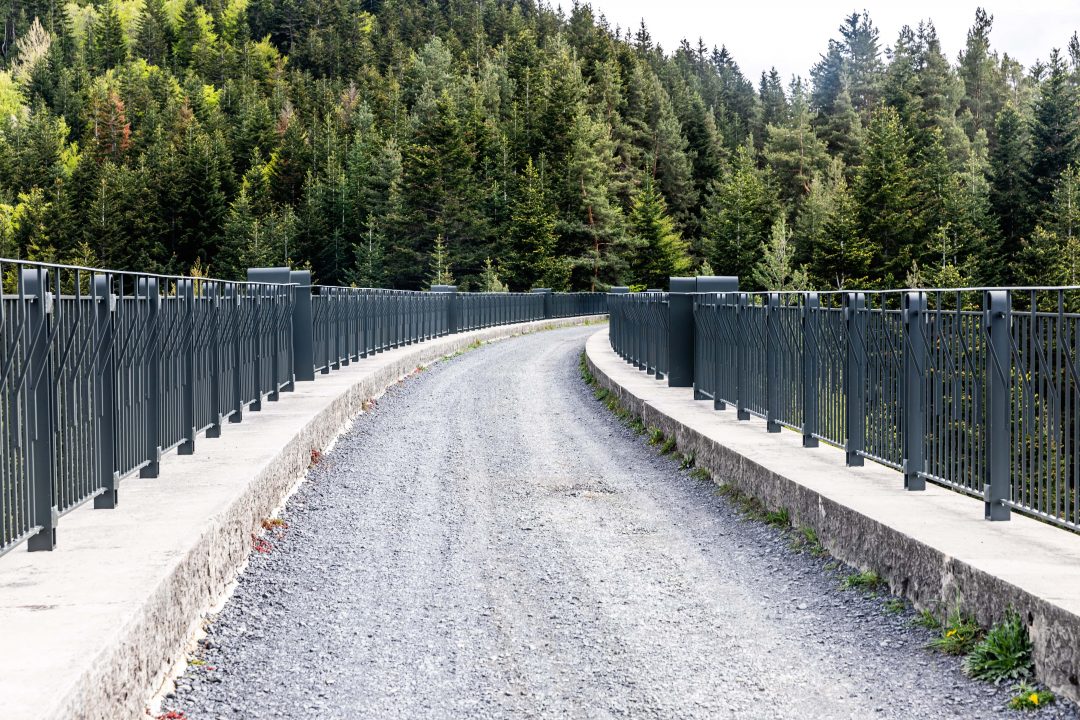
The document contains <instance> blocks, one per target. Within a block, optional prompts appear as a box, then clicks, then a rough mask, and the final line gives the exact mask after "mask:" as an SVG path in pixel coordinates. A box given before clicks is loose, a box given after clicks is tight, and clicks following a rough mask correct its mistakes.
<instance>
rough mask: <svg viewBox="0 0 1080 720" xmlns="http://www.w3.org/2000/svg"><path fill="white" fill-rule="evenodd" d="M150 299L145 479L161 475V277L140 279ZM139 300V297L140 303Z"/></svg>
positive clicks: (147, 321)
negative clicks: (159, 278) (159, 284)
mask: <svg viewBox="0 0 1080 720" xmlns="http://www.w3.org/2000/svg"><path fill="white" fill-rule="evenodd" d="M139 292H142V293H145V299H146V329H147V339H146V354H145V356H144V362H145V363H146V388H147V397H146V457H147V459H148V460H149V462H148V463H147V464H146V465H144V466H143V467H142V468H141V469H140V470H139V477H141V478H156V477H157V476H158V475H160V474H161V291H160V288H159V287H158V279H157V278H145V279H140V280H139V283H138V286H137V289H136V296H137V295H138V293H139ZM137 302H138V300H137V299H136V303H137Z"/></svg>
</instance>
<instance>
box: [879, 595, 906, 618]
mask: <svg viewBox="0 0 1080 720" xmlns="http://www.w3.org/2000/svg"><path fill="white" fill-rule="evenodd" d="M884 608H885V612H888V613H892V614H893V615H899V614H900V613H902V612H904V611H905V610H907V603H906V602H904V599H903V598H898V597H894V598H889V599H888V600H887V601H886V602H885V605H884Z"/></svg>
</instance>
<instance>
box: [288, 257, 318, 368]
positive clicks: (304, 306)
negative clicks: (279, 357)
mask: <svg viewBox="0 0 1080 720" xmlns="http://www.w3.org/2000/svg"><path fill="white" fill-rule="evenodd" d="M289 282H291V283H292V284H293V285H295V286H296V287H295V288H294V291H295V293H296V297H295V300H294V301H293V303H294V304H293V327H292V342H293V375H295V377H296V379H297V380H300V381H304V382H311V381H313V380H314V379H315V339H314V337H315V336H314V326H313V325H312V324H311V322H312V321H311V273H310V272H308V271H307V270H292V271H290V272H289Z"/></svg>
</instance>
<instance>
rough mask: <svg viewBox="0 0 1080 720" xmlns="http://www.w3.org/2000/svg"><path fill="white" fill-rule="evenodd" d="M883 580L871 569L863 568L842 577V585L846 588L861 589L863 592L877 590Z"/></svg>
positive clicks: (883, 582) (883, 583)
mask: <svg viewBox="0 0 1080 720" xmlns="http://www.w3.org/2000/svg"><path fill="white" fill-rule="evenodd" d="M884 585H885V581H884V580H883V579H882V577H881V576H880V575H878V574H877V573H876V572H874V571H873V570H865V571H863V572H859V573H852V574H851V575H848V576H847V577H846V578H844V582H843V586H844V587H845V588H847V589H848V590H863V591H865V592H877V591H878V590H879V589H880V588H881V587H882V586H884Z"/></svg>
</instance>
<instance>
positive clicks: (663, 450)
mask: <svg viewBox="0 0 1080 720" xmlns="http://www.w3.org/2000/svg"><path fill="white" fill-rule="evenodd" d="M674 450H675V438H674V437H669V438H667V439H666V440H664V443H663V444H662V445H661V446H660V454H661V455H668V454H670V453H671V452H673V451H674Z"/></svg>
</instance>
